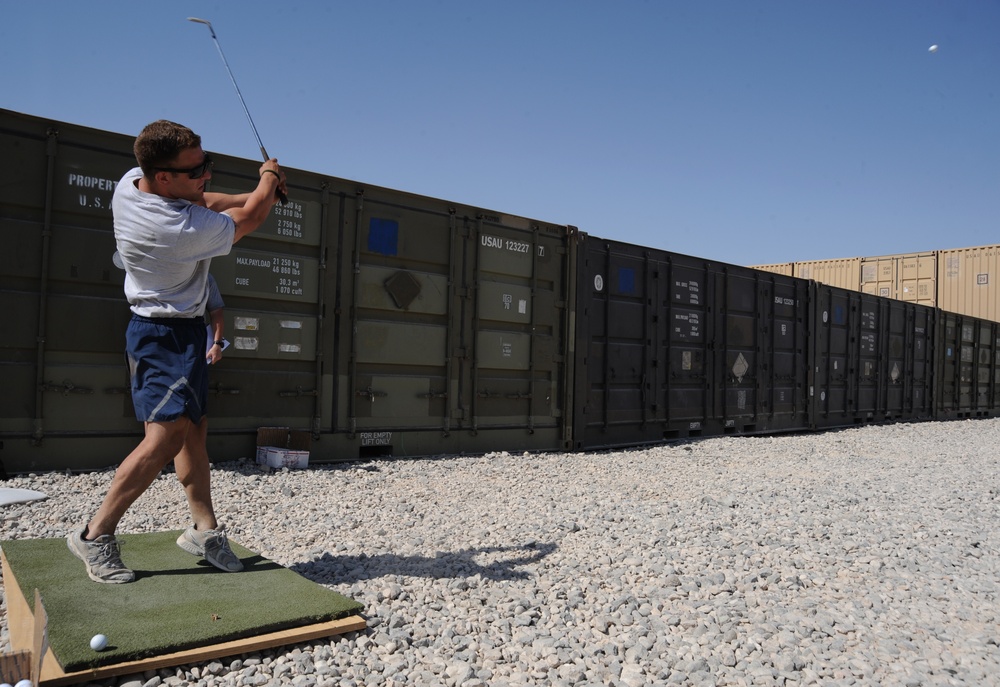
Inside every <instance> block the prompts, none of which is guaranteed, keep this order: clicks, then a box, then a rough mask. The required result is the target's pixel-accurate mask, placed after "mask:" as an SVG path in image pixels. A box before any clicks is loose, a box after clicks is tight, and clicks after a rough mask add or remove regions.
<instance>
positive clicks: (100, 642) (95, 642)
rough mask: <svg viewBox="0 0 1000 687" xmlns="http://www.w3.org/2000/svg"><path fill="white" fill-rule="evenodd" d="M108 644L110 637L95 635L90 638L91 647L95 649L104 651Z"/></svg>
mask: <svg viewBox="0 0 1000 687" xmlns="http://www.w3.org/2000/svg"><path fill="white" fill-rule="evenodd" d="M107 645H108V638H107V637H105V636H104V635H94V636H93V638H91V640H90V648H91V649H93V650H94V651H104V648H105V647H106V646H107Z"/></svg>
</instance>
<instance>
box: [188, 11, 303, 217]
mask: <svg viewBox="0 0 1000 687" xmlns="http://www.w3.org/2000/svg"><path fill="white" fill-rule="evenodd" d="M188 21H193V22H195V23H197V24H204V25H205V26H207V27H208V31H209V33H211V34H212V41H213V42H214V43H215V49H216V50H218V51H219V57H221V58H222V64H223V65H225V67H226V72H227V73H228V74H229V80H230V81H232V82H233V88H234V89H236V95H237V97H238V98H239V99H240V105H242V106H243V112H244V113H245V114H246V116H247V121H248V122H249V123H250V130H251V131H253V135H254V138H256V139H257V146H258V147H259V148H260V154H261V155H262V156H263V157H264V162H267V161H268V160H270V159H271V158H270V156H269V155H268V154H267V150H266V149H265V148H264V143H263V141H261V140H260V134H258V133H257V127H256V126H254V123H253V117H251V116H250V110H249V109H247V104H246V101H245V100H243V94H242V93H240V87H239V86H238V85H237V84H236V77H235V76H233V70H232V69H230V68H229V61H228V60H227V59H226V55H225V53H223V52H222V46H221V45H220V44H219V38H218V36H216V35H215V29H214V28H212V22H210V21H208V20H207V19H198V18H197V17H188ZM276 193H277V194H278V200H280V201H281V204H282V205H285V204H286V203H288V196H286V195H285V194H284V193H282V192H281V190H277V191H276Z"/></svg>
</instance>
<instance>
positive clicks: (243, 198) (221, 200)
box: [205, 191, 250, 212]
mask: <svg viewBox="0 0 1000 687" xmlns="http://www.w3.org/2000/svg"><path fill="white" fill-rule="evenodd" d="M249 199H250V194H249V193H209V192H207V191H206V192H205V207H207V208H208V209H209V210H215V211H216V212H225V211H226V210H232V209H233V208H241V207H243V206H244V205H246V204H247V200H249Z"/></svg>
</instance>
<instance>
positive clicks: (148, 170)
mask: <svg viewBox="0 0 1000 687" xmlns="http://www.w3.org/2000/svg"><path fill="white" fill-rule="evenodd" d="M200 145H201V136H199V135H198V134H196V133H195V132H193V131H191V129H189V128H187V127H186V126H181V125H180V124H175V123H174V122H169V121H167V120H166V119H158V120H157V121H155V122H153V123H152V124H147V125H146V127H145V128H144V129H143V130H142V131H141V132H139V135H138V136H137V137H136V139H135V145H134V146H133V147H132V149H133V151H134V152H135V160H136V162H138V163H139V166H140V167H142V173H143V174H144V175H145V176H147V177H152V176H153V175H154V174H155V172H156V168H157V167H170V166H171V165H170V163H171V162H173V161H174V160H175V159H176V158H177V156H178V155H180V154H181V151H183V150H187V149H188V148H194V147H195V146H200Z"/></svg>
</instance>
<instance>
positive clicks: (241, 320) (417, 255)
mask: <svg viewBox="0 0 1000 687" xmlns="http://www.w3.org/2000/svg"><path fill="white" fill-rule="evenodd" d="M133 140H134V138H133V137H131V136H124V135H119V134H111V133H107V132H100V131H95V130H93V129H87V128H84V127H79V126H75V125H71V124H66V123H58V122H49V121H46V120H44V119H40V118H36V117H31V116H27V115H21V114H17V113H13V112H9V111H0V144H2V149H3V150H4V152H5V153H6V154H7V157H8V161H9V162H10V164H8V165H6V166H5V167H4V169H3V170H2V171H0V201H2V210H0V235H2V236H3V241H4V246H3V250H2V251H0V308H2V311H3V312H4V313H5V314H6V315H7V316H8V317H7V319H8V322H9V325H8V329H7V331H6V333H5V334H4V337H3V339H2V342H0V369H2V370H3V379H4V381H5V394H4V396H3V398H2V400H0V460H2V461H3V463H4V465H5V466H6V468H7V469H8V470H11V471H25V470H44V469H64V468H66V467H71V468H78V469H87V468H97V467H104V466H107V465H113V464H115V463H117V462H119V461H120V460H121V459H122V458H123V457H124V456H125V455H127V453H128V452H129V451H130V450H131V449H132V448H134V446H135V445H136V443H137V442H138V441H139V439H140V438H141V435H142V426H141V424H140V423H138V422H137V421H136V420H135V416H134V413H133V410H132V405H131V398H130V390H129V385H128V380H127V374H126V371H125V366H124V362H123V351H124V332H125V327H126V324H127V322H128V319H129V317H130V312H129V309H128V304H127V302H126V301H125V298H124V294H123V281H124V273H123V272H122V271H121V270H119V269H118V268H116V267H115V266H114V263H113V262H112V257H113V255H114V252H115V240H114V234H113V228H112V217H111V211H110V204H111V196H112V194H113V192H114V187H115V185H116V184H117V182H118V179H120V177H121V175H122V174H123V173H124V172H125V171H126V170H128V169H129V168H131V167H133V166H135V161H134V157H133V155H132V143H133ZM204 146H205V148H206V150H210V149H211V142H210V141H205V142H204ZM213 157H214V158H215V161H216V164H215V168H214V170H213V175H212V179H211V182H210V189H211V190H213V191H225V192H230V191H244V190H247V189H249V188H252V187H253V186H254V185H255V184H256V180H257V178H258V169H259V166H260V163H259V162H253V161H249V160H241V159H237V158H232V157H228V156H224V155H219V154H215V153H213ZM285 171H286V172H287V174H288V180H289V194H288V195H289V202H288V204H287V205H276V206H275V207H274V209H273V211H272V214H271V216H270V218H269V219H268V220H267V222H266V223H265V225H263V226H262V227H261V228H260V229H258V230H257V231H256V232H255V233H253V234H252V235H250V236H248V237H246V238H244V239H243V240H241V241H240V242H239V243H238V244H237V245H236V246H234V247H233V250H232V252H231V253H230V254H229V255H228V256H225V257H223V258H218V259H216V260H214V261H213V263H212V268H211V271H212V274H213V275H214V276H215V278H216V281H217V282H218V284H219V288H220V291H221V292H222V294H223V297H224V299H225V301H226V308H225V323H226V324H225V331H226V337H227V338H228V339H229V340H230V341H231V342H232V345H231V346H230V347H229V348H228V349H227V350H226V352H225V354H224V357H223V360H222V361H221V362H220V363H219V364H218V365H216V366H215V367H213V369H212V370H211V371H210V401H209V404H210V405H209V417H210V426H209V449H210V455H212V457H213V459H215V460H232V459H236V458H240V457H247V458H253V457H254V455H255V452H256V447H255V439H256V431H257V428H258V427H262V426H286V427H292V428H299V429H307V430H310V431H311V432H312V433H313V435H314V439H315V441H314V442H313V444H312V455H311V461H312V462H314V463H315V462H323V461H329V460H343V459H352V458H358V457H360V456H365V455H372V454H391V455H397V456H406V455H426V454H432V453H460V452H463V451H479V452H482V451H488V450H492V449H493V448H495V447H497V446H504V447H509V448H510V449H511V450H529V449H551V448H553V447H558V446H563V445H567V444H568V442H569V441H570V435H571V432H570V430H569V428H568V426H567V424H566V423H567V417H568V413H567V412H566V411H565V408H566V407H567V406H568V404H569V403H570V401H569V397H568V393H569V391H570V387H569V386H568V384H567V379H568V376H569V375H570V374H571V365H572V362H571V360H569V358H570V357H569V356H568V355H567V349H568V347H569V346H570V345H571V342H570V340H569V338H568V332H569V331H570V327H571V324H572V321H573V313H572V307H573V300H572V298H571V294H570V288H571V282H572V280H573V278H574V276H573V272H572V270H573V269H574V268H575V257H574V256H573V255H572V253H571V250H572V245H573V244H572V242H571V237H572V234H573V231H572V230H571V228H569V227H567V226H564V225H554V224H550V223H545V222H541V221H536V220H530V219H527V218H523V217H518V216H513V215H508V214H503V213H498V212H494V211H490V210H486V209H482V208H477V207H471V206H463V205H460V204H457V203H452V202H448V201H444V200H438V199H432V198H426V197H422V196H416V195H412V194H407V193H403V192H399V191H393V190H390V189H385V188H380V187H377V186H371V185H366V184H361V183H359V182H353V181H348V180H344V179H338V178H331V177H325V176H321V175H317V174H313V173H309V172H305V171H302V170H294V169H286V170H285ZM568 361H569V362H568ZM94 438H99V439H100V441H84V440H82V439H94Z"/></svg>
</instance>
